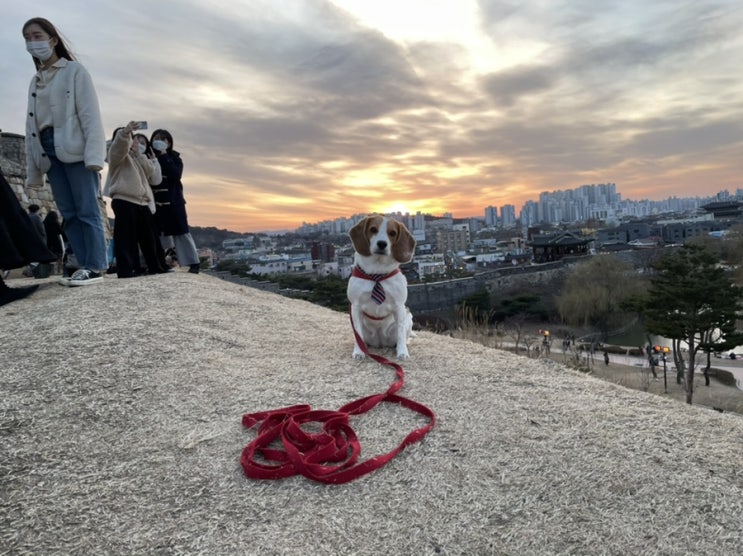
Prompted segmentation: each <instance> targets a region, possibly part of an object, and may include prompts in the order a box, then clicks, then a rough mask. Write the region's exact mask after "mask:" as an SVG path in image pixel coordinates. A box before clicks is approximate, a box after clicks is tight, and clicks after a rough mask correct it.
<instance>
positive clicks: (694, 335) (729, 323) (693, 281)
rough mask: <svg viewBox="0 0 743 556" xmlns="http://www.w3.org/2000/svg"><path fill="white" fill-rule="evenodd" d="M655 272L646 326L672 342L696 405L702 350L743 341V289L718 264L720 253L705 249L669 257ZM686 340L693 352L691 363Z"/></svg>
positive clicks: (646, 304)
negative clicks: (742, 322) (741, 325)
mask: <svg viewBox="0 0 743 556" xmlns="http://www.w3.org/2000/svg"><path fill="white" fill-rule="evenodd" d="M655 270H656V274H655V275H654V276H653V277H652V278H651V280H650V288H649V290H648V294H647V297H645V299H644V302H643V305H644V307H643V310H642V313H643V316H644V319H645V326H646V327H647V329H648V331H649V332H651V333H653V334H658V335H660V336H665V337H666V338H670V339H671V340H672V342H673V354H674V361H675V363H676V368H677V369H678V372H679V374H680V376H682V375H683V373H684V369H685V373H686V402H687V403H689V404H690V403H691V402H692V397H693V394H694V367H695V358H696V354H697V352H698V351H706V350H708V349H712V343H714V344H718V345H720V346H724V345H729V343H730V342H732V341H737V340H738V339H739V332H738V331H737V330H736V321H737V319H738V314H739V313H740V311H741V309H743V304H742V303H741V295H742V294H743V290H742V289H741V288H740V287H738V286H736V285H735V284H734V283H733V281H732V278H731V276H729V275H728V273H727V272H726V271H725V270H724V269H723V268H721V267H720V266H719V265H718V260H717V258H716V257H715V256H714V254H712V253H711V252H710V251H709V250H707V249H705V248H704V247H702V246H699V245H684V246H683V247H681V248H680V249H678V250H677V251H675V252H674V253H671V254H669V255H666V256H665V257H663V258H662V259H661V260H660V261H659V262H658V263H657V264H656V265H655ZM711 338H714V339H715V340H714V342H712V341H711ZM682 342H686V344H687V348H688V352H687V354H688V358H687V360H686V361H684V359H683V355H684V354H683V353H682V351H681V349H680V346H681V343H682Z"/></svg>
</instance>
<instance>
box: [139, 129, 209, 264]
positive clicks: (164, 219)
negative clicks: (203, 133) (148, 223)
mask: <svg viewBox="0 0 743 556" xmlns="http://www.w3.org/2000/svg"><path fill="white" fill-rule="evenodd" d="M150 141H151V143H152V148H153V149H154V150H155V153H156V154H157V161H158V162H159V163H160V168H162V173H163V181H162V182H161V183H160V185H157V186H153V188H152V191H153V193H154V194H155V205H156V211H155V221H156V222H157V226H158V229H159V230H160V233H161V234H162V235H163V236H171V237H172V238H173V244H174V245H175V254H176V257H177V258H178V264H179V265H181V266H188V267H189V268H188V271H189V272H192V273H195V274H196V273H198V272H199V268H200V267H201V262H200V260H199V253H198V251H197V250H196V244H195V243H194V240H193V237H191V233H190V232H189V228H188V216H187V214H186V199H185V198H184V196H183V183H182V182H181V177H182V176H183V160H182V159H181V155H180V153H178V151H174V150H173V136H172V135H171V134H170V132H169V131H167V130H165V129H157V130H155V131H154V132H152V136H151V138H150Z"/></svg>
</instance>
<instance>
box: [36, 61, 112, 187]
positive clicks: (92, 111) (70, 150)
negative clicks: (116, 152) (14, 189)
mask: <svg viewBox="0 0 743 556" xmlns="http://www.w3.org/2000/svg"><path fill="white" fill-rule="evenodd" d="M54 65H55V66H57V67H58V70H57V74H56V75H55V76H54V79H53V80H52V82H51V84H50V87H51V97H52V99H53V102H52V104H51V111H52V119H53V121H54V150H55V154H56V156H57V158H58V159H59V160H61V161H62V162H68V163H71V162H80V161H83V162H84V163H85V167H86V168H88V169H89V170H92V171H94V172H100V171H101V170H102V169H103V157H104V154H105V152H106V138H105V136H104V131H103V123H102V120H101V112H100V108H99V106H98V97H97V96H96V93H95V88H94V87H93V80H92V79H91V78H90V74H88V72H87V71H86V70H85V68H84V67H83V66H82V65H81V64H79V63H78V62H72V61H70V60H67V59H64V58H62V59H60V60H58V61H57V62H55V63H54ZM38 80H39V73H37V74H36V75H34V77H33V78H32V79H31V84H30V85H29V88H28V109H27V110H26V176H27V177H26V185H28V186H30V187H40V186H42V185H43V184H44V174H46V173H47V172H48V171H49V168H50V166H51V164H50V162H49V157H47V156H46V153H45V152H44V148H43V147H42V146H41V140H40V138H39V137H40V133H41V130H40V129H39V128H38V125H37V123H36V86H37V83H38Z"/></svg>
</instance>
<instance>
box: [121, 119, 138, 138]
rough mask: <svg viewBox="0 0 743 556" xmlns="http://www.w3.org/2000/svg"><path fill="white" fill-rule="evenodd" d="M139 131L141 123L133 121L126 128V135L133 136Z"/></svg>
mask: <svg viewBox="0 0 743 556" xmlns="http://www.w3.org/2000/svg"><path fill="white" fill-rule="evenodd" d="M137 129H139V122H135V121H131V122H129V123H128V124H126V127H124V133H128V134H129V135H131V134H132V133H133V132H134V131H135V130H137Z"/></svg>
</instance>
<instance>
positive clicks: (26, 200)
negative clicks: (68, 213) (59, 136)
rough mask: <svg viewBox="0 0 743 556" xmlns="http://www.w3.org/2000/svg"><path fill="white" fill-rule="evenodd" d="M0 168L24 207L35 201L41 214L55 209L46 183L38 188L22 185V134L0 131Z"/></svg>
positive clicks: (23, 161)
mask: <svg viewBox="0 0 743 556" xmlns="http://www.w3.org/2000/svg"><path fill="white" fill-rule="evenodd" d="M0 170H2V172H3V175H4V176H5V179H6V180H8V183H9V184H10V187H11V189H12V190H13V192H14V193H15V195H16V197H17V198H18V201H19V202H20V203H21V206H22V207H23V208H24V209H28V205H31V204H34V203H36V204H37V205H39V206H40V207H41V209H42V213H43V214H47V213H48V212H49V211H50V210H54V211H57V205H56V204H54V198H53V196H52V190H51V188H50V187H49V184H48V183H45V184H44V187H39V188H34V187H28V188H27V187H25V185H24V183H25V181H26V148H25V138H24V137H23V135H18V134H17V133H5V132H0ZM57 212H59V211H57Z"/></svg>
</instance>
